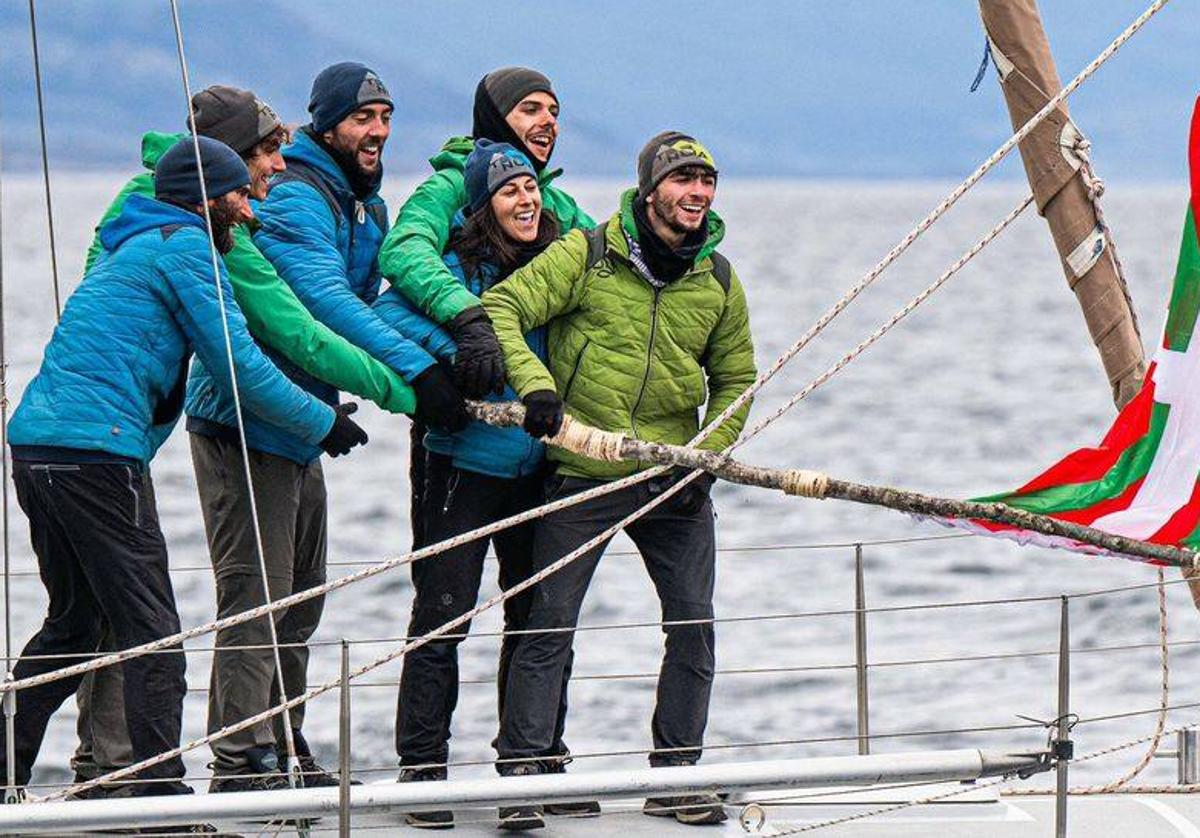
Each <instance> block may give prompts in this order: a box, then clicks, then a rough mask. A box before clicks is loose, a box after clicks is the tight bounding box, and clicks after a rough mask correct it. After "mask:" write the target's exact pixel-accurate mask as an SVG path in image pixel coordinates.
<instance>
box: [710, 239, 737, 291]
mask: <svg viewBox="0 0 1200 838" xmlns="http://www.w3.org/2000/svg"><path fill="white" fill-rule="evenodd" d="M709 258H710V259H712V272H713V276H714V277H715V278H716V280H717V282H719V283H721V287H722V288H723V289H724V290H725V293H726V294H728V293H729V284H730V283H731V282H733V268H732V267H731V266H730V265H729V260H728V259H726V258H725V257H724V256H722V255H721V254H720V253H717V251H715V250H714V251H713V252H712V253H711V254H709Z"/></svg>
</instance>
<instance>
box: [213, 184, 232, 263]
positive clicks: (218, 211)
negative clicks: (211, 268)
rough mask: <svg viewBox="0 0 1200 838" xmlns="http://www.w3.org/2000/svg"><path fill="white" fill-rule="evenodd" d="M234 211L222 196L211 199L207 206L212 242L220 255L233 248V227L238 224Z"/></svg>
mask: <svg viewBox="0 0 1200 838" xmlns="http://www.w3.org/2000/svg"><path fill="white" fill-rule="evenodd" d="M235 212H236V211H235V210H233V209H231V208H230V207H229V205H228V204H227V203H225V200H224V196H221V198H218V199H217V200H215V201H213V202H212V203H211V204H210V205H209V208H208V217H209V218H210V219H211V220H212V236H213V243H214V244H216V246H217V250H218V251H220V253H221V255H222V256H224V255H225V254H226V253H228V252H229V251H231V250H233V228H234V227H236V226H237V224H238V221H237V217H236V214H235Z"/></svg>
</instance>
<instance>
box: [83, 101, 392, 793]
mask: <svg viewBox="0 0 1200 838" xmlns="http://www.w3.org/2000/svg"><path fill="white" fill-rule="evenodd" d="M192 111H193V113H194V116H193V117H192V119H191V120H190V123H192V124H194V125H195V128H196V130H197V131H198V132H199V134H200V135H201V136H206V137H212V138H213V139H216V140H220V141H221V142H224V143H225V144H226V145H228V146H230V147H231V148H233V150H234V151H236V152H238V154H240V155H241V157H242V160H243V161H244V162H245V163H246V166H247V167H248V169H249V171H250V181H251V182H250V197H251V198H252V199H254V200H255V201H261V200H262V199H264V198H266V196H267V191H268V180H269V178H270V177H271V176H272V175H274V174H277V173H279V172H281V171H284V169H285V163H284V159H283V155H282V153H281V146H282V144H283V142H284V141H285V139H286V137H287V132H286V130H285V128H284V126H283V123H282V122H281V121H280V119H279V117H278V116H277V115H276V113H275V111H274V110H273V109H272V108H271V107H270V106H269V105H267V104H266V103H264V102H262V101H261V100H260V99H258V97H257V96H255V95H254V93H252V92H251V91H248V90H240V89H238V88H234V87H227V86H224V85H213V86H211V87H208V88H206V89H205V90H202V91H200V92H199V93H197V94H196V95H195V96H194V97H192ZM185 136H186V135H185V134H167V133H162V132H158V131H150V132H147V133H146V134H145V135H144V136H143V138H142V162H143V164H144V165H145V166H146V169H147V171H146V172H143V173H141V174H139V175H137V176H135V177H134V178H132V179H130V180H129V182H128V183H126V184H125V186H124V187H123V188H122V189H121V191H120V192H119V193H118V194H117V197H116V198H115V199H114V200H113V202H112V204H110V205H109V207H108V209H107V210H106V211H105V213H104V216H103V218H101V220H100V223H99V224H98V225H97V227H96V231H97V234H96V236H95V239H94V241H93V242H92V246H91V247H90V248H89V250H88V257H87V266H88V268H90V267H91V266H92V265H93V264H94V263H95V262H96V260H97V259H98V258H99V257H100V255H101V254H103V253H104V245H103V242H102V241H101V237H100V235H99V231H100V229H101V228H102V227H103V226H104V225H105V224H106V223H108V222H109V221H111V220H112V219H113V218H116V217H117V216H118V215H119V214H120V212H121V210H122V208H123V207H124V206H125V202H126V200H127V199H128V198H129V196H130V195H146V196H149V197H153V195H154V174H153V170H154V166H155V164H156V163H157V162H158V160H159V158H160V157H161V156H162V155H163V153H164V152H165V151H166V150H167V149H168V148H170V147H171V146H172V145H174V144H175V143H176V142H178V141H179V140H180V139H182V138H183V137H185ZM257 227H258V222H257V220H255V219H251V220H250V221H249V222H247V223H245V224H239V225H237V227H235V228H234V231H233V233H234V246H233V249H232V250H231V251H230V252H229V253H226V254H224V257H223V260H224V262H225V267H226V270H227V271H228V272H229V281H230V284H231V285H232V286H233V293H234V298H235V299H236V300H237V303H238V306H239V307H240V308H241V310H242V312H243V314H245V316H246V321H247V325H248V326H249V328H250V333H251V334H252V335H253V336H254V337H255V339H256V340H258V341H259V342H260V343H261V345H262V346H264V347H267V348H269V349H270V350H271V351H273V352H276V353H278V354H279V355H281V356H282V357H283V358H286V359H287V360H288V361H289V362H291V363H292V364H294V365H296V366H297V367H299V368H300V369H302V370H304V371H305V372H307V373H309V374H310V375H313V376H315V377H316V378H319V379H321V380H322V381H326V382H328V383H330V384H332V385H333V386H335V387H337V388H338V389H340V390H346V391H348V392H351V393H354V394H355V395H358V396H362V397H364V398H367V399H370V400H371V401H373V402H375V403H376V404H378V405H379V406H380V407H382V408H384V409H385V410H388V411H391V412H393V413H412V412H413V410H414V409H415V404H416V398H415V396H414V394H413V392H412V388H411V387H410V386H409V385H408V384H407V383H406V382H405V381H404V379H403V378H401V377H400V375H399V374H398V373H396V372H395V371H394V370H392V369H391V368H390V367H388V366H387V365H386V364H384V363H383V362H381V361H377V360H376V359H375V358H373V357H372V356H371V355H369V354H368V353H367V352H365V351H364V350H362V349H360V348H358V347H357V346H355V345H354V344H353V343H351V342H350V341H348V340H346V339H345V338H343V337H342V336H341V335H339V334H337V333H336V332H334V331H333V330H332V329H329V328H328V327H326V326H325V325H324V324H322V323H321V322H320V321H318V320H316V319H315V318H314V317H313V316H312V315H311V314H310V313H309V312H308V309H306V308H305V307H304V305H303V304H302V303H301V302H300V301H299V300H298V299H297V298H296V295H295V293H294V292H293V291H292V290H291V288H289V287H288V285H287V284H286V283H285V282H284V281H283V280H281V279H280V278H279V275H278V273H276V271H275V268H274V266H273V265H272V264H271V263H270V262H269V261H267V259H266V257H264V256H263V255H262V254H261V253H260V252H259V250H258V248H257V247H255V245H254V243H253V242H252V241H251V238H250V237H251V233H252V232H253V231H254V230H256V229H257ZM197 467H198V468H200V467H201V464H200V463H197ZM242 500H243V501H245V498H242ZM246 502H247V503H248V501H246ZM104 634H105V643H104V645H105V647H106V648H107V647H109V646H111V636H110V635H109V633H108V632H107V631H105V633H104ZM286 654H288V653H287V652H285V655H286ZM121 695H122V685H121V673H120V670H119V669H116V668H108V669H105V670H102V671H100V672H97V673H93V674H89V675H88V676H87V677H86V678H85V679H84V682H83V684H82V685H80V688H79V695H78V702H79V723H78V728H79V749H78V750H77V751H76V753H75V756H74V758H73V759H72V761H71V764H72V767H73V768H74V769H75V776H76V780H77V781H82V780H88V779H91V778H92V777H96V776H99V775H101V774H107V773H110V772H112V771H114V770H116V769H118V768H121V767H123V766H125V765H128V764H129V762H130V759H131V751H130V745H129V737H128V735H127V734H126V733H125V726H124V721H123V720H124V710H123V707H122V703H121ZM115 791H116V790H115V789H109V788H108V787H105V786H100V787H97V788H95V789H93V790H91V791H90V792H89V793H88V796H91V797H100V796H105V795H106V794H107V793H109V792H115Z"/></svg>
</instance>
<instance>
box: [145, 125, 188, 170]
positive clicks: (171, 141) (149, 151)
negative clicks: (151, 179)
mask: <svg viewBox="0 0 1200 838" xmlns="http://www.w3.org/2000/svg"><path fill="white" fill-rule="evenodd" d="M186 136H188V135H187V134H183V133H179V134H168V133H166V132H165V131H147V132H146V133H145V134H142V165H143V166H145V167H146V168H147V169H149V170H150V171H154V167H155V166H157V165H158V158H160V157H162V156H163V155H164V154H166V153H167V149H169V148H170V147H171V146H173V145H175V143H177V142H179V141H180V140H182V139H183V138H184V137H186Z"/></svg>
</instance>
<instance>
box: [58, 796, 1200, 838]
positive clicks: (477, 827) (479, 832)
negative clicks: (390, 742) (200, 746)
mask: <svg viewBox="0 0 1200 838" xmlns="http://www.w3.org/2000/svg"><path fill="white" fill-rule="evenodd" d="M956 787H957V786H956V785H954V784H946V785H940V786H925V787H922V788H921V789H920V790H919V792H918V793H916V794H914V795H913V796H914V797H927V796H930V795H933V794H938V793H941V792H944V791H953V790H954V789H955V788H956ZM796 794H797V795H811V794H812V792H811V791H807V792H804V791H802V792H797V793H796ZM785 797H786V793H780V792H775V793H770V794H766V795H761V796H746V799H747V800H750V799H754V800H759V801H763V802H764V803H765V804H766V805H765V813H766V821H765V823H764V824H762V826H761V827H760V828H759V829H757V830H753V831H751V832H749V833H748V832H747V831H746V830H745V829H743V828H742V826H741V824H740V823H739V820H738V817H739V815H740V814H741V812H742V810H743V806H744V804H743V803H741V802H735V801H734V800H733V799H732V798H731V801H730V803H729V805H728V806H727V811H728V813H729V816H730V819H729V820H728V821H727V822H726V823H724V824H721V825H719V826H703V827H696V826H684V825H682V824H677V823H675V822H674V821H671V820H668V819H665V818H651V817H647V816H645V815H643V814H641V801H632V800H631V801H615V802H611V803H605V804H604V806H603V814H602V815H601V816H600V817H593V818H565V817H547V819H546V827H545V828H544V829H541V830H537V831H535V832H529V833H506V832H500V831H499V830H498V829H497V828H496V810H495V809H490V808H489V809H462V810H457V811H456V812H455V821H456V826H455V828H454V830H453V831H444V832H439V833H436V834H445V835H447V836H459V838H477V837H478V836H493V838H494V836H497V835H505V834H529V835H537V836H543V838H596V836H612V835H617V836H621V838H651V836H672V835H678V836H684V835H692V836H697V838H699V836H713V838H715V837H716V836H719V835H728V836H733V835H740V836H746V835H748V834H749V835H762V836H772V835H778V834H781V833H784V832H787V831H788V830H791V829H796V828H798V827H805V826H812V825H815V824H818V823H822V822H825V821H830V820H833V819H836V818H842V817H846V816H848V815H853V814H856V813H861V812H869V811H873V810H876V809H880V808H884V807H886V806H887V805H889V804H893V803H898V802H902V801H904V800H905V799H907V798H906V797H905V796H904V795H902V794H897V793H896V792H882V791H877V792H850V793H846V794H842V795H839V796H828V795H822V796H821V797H816V798H809V801H810V802H805V803H796V802H794V801H793V802H787V803H784V802H783V800H782V799H783V798H785ZM772 799H778V800H780V803H779V804H777V805H776V804H772V803H771V802H770V801H771V800H772ZM218 825H219V826H220V827H221V828H222V829H223V830H225V832H224V834H225V835H241V836H260V835H295V834H296V832H295V829H294V828H292V827H287V826H284V827H280V826H279V824H272V825H266V824H262V823H246V822H240V823H233V822H230V823H220V824H218ZM351 826H352V831H353V834H355V835H401V836H409V835H411V836H417V835H426V836H427V835H430V834H434V833H431V831H430V830H417V829H413V828H411V827H407V826H405V825H404V820H403V815H402V814H401V813H398V812H387V813H378V814H357V815H354V817H353V819H352V821H351ZM337 832H338V822H337V818H336V817H324V818H322V819H320V820H318V821H315V822H313V823H312V826H311V829H310V832H309V834H310V835H314V836H317V835H336V834H337ZM58 834H60V835H62V834H63V833H58ZM71 834H77V835H78V834H85V833H71ZM86 834H96V833H86ZM805 834H809V833H805ZM813 834H820V835H826V834H828V835H831V836H889V837H890V836H896V838H917V836H920V838H929V836H937V838H960V836H961V838H1050V836H1053V835H1054V799H1053V797H1049V796H1047V797H998V796H997V795H996V794H995V792H994V790H991V789H981V790H979V791H977V792H972V793H970V794H968V795H963V796H960V797H958V798H957V799H956V800H955V801H954V802H949V801H945V802H939V803H932V804H925V805H921V806H915V807H910V808H907V809H904V810H901V811H898V812H893V813H890V814H886V815H879V816H875V817H871V818H866V819H863V820H857V821H854V822H852V823H846V824H840V825H837V826H830V827H827V828H824V829H819V830H815V831H814V833H813ZM1068 834H1069V835H1070V836H1072V838H1159V836H1162V838H1176V837H1178V838H1200V796H1192V795H1170V794H1168V795H1130V794H1117V795H1104V796H1088V797H1085V796H1079V797H1072V798H1071V799H1070V810H1069V818H1068Z"/></svg>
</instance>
